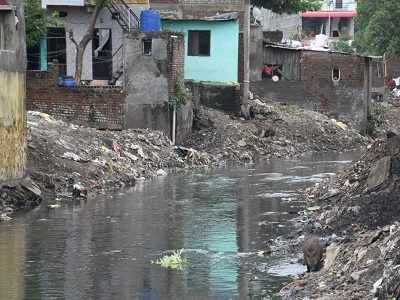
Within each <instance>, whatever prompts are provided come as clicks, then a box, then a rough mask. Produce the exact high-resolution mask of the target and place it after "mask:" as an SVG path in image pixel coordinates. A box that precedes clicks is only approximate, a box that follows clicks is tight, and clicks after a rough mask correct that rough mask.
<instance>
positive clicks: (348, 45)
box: [331, 35, 354, 53]
mask: <svg viewBox="0 0 400 300" xmlns="http://www.w3.org/2000/svg"><path fill="white" fill-rule="evenodd" d="M331 48H332V49H333V50H335V51H338V52H343V53H353V52H354V48H353V47H352V41H351V38H350V37H349V36H347V35H341V36H340V37H339V39H338V40H337V41H336V42H333V43H332V45H331Z"/></svg>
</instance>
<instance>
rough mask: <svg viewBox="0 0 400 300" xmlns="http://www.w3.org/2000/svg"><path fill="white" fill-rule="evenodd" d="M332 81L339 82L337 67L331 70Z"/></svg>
mask: <svg viewBox="0 0 400 300" xmlns="http://www.w3.org/2000/svg"><path fill="white" fill-rule="evenodd" d="M332 80H333V82H339V81H340V69H339V68H338V67H337V66H336V67H333V69H332Z"/></svg>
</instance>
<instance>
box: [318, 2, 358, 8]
mask: <svg viewBox="0 0 400 300" xmlns="http://www.w3.org/2000/svg"><path fill="white" fill-rule="evenodd" d="M340 6H341V7H342V8H339V7H340ZM355 9H357V1H356V0H324V1H323V2H322V7H321V10H355Z"/></svg>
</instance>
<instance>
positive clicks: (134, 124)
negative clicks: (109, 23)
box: [124, 32, 193, 138]
mask: <svg viewBox="0 0 400 300" xmlns="http://www.w3.org/2000/svg"><path fill="white" fill-rule="evenodd" d="M146 40H151V41H152V51H151V55H145V54H144V53H143V43H144V41H146ZM124 48H125V51H124V53H125V62H126V65H125V86H126V92H127V97H126V103H125V127H126V128H151V129H157V130H161V131H163V132H165V133H166V134H167V135H168V136H172V134H171V133H172V112H171V109H170V106H169V100H170V98H171V97H173V96H174V95H175V90H176V84H177V81H178V79H179V77H182V76H183V72H184V71H183V68H184V49H185V48H184V38H183V35H181V34H176V33H171V32H155V33H131V34H128V35H126V36H125V40H124ZM189 102H190V101H189ZM189 107H191V104H190V103H187V105H185V106H184V109H185V110H180V109H178V111H177V121H178V122H184V123H185V124H178V127H177V128H178V130H177V137H179V138H181V137H183V136H186V135H187V134H188V133H189V132H190V130H191V124H192V119H193V114H190V113H189V112H188V111H186V109H189V110H190V108H189ZM180 114H182V115H180Z"/></svg>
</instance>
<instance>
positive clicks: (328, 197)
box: [282, 131, 400, 299]
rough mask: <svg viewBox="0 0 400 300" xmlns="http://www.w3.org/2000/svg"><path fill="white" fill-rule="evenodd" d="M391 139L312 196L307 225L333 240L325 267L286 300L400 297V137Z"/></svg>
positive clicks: (378, 143) (288, 291)
mask: <svg viewBox="0 0 400 300" xmlns="http://www.w3.org/2000/svg"><path fill="white" fill-rule="evenodd" d="M386 135H387V136H386V137H384V138H381V139H378V140H376V141H375V142H374V143H373V144H371V145H370V146H368V150H367V151H366V152H365V154H364V155H363V156H362V157H361V159H360V160H358V161H356V162H355V163H354V164H353V165H352V167H351V168H349V169H348V170H347V171H346V172H345V173H343V174H341V175H340V176H338V178H337V179H336V180H335V181H334V182H325V183H323V184H319V185H317V186H316V187H314V188H313V189H311V190H309V191H307V200H308V201H309V209H308V211H307V212H305V213H304V215H303V217H302V221H303V222H308V223H309V224H312V226H314V230H315V231H316V232H317V233H318V234H319V235H321V236H322V237H324V238H325V239H326V240H327V241H328V243H327V244H328V247H327V251H326V258H325V266H324V268H323V269H322V270H321V271H320V272H317V273H311V274H306V275H305V276H303V277H302V278H301V279H300V280H298V281H295V282H293V283H292V284H290V285H288V286H287V287H285V288H284V289H283V290H282V294H283V295H285V296H286V298H288V299H302V298H304V297H309V298H311V299H320V298H323V299H345V298H349V299H391V297H393V299H397V297H400V285H399V282H400V223H399V222H398V216H399V214H400V201H399V195H400V194H399V192H400V136H398V135H396V134H395V133H394V132H393V131H387V133H386Z"/></svg>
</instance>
